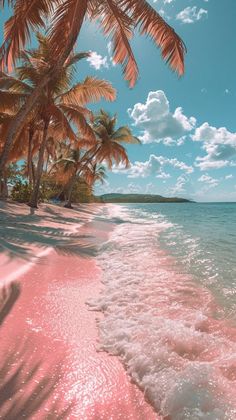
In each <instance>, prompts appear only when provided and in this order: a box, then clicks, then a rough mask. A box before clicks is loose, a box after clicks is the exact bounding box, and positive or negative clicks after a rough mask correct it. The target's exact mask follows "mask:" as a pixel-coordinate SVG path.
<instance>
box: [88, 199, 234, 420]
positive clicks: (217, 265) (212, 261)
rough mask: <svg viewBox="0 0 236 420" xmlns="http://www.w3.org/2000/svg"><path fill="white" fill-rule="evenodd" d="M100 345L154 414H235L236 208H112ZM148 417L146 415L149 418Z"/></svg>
mask: <svg viewBox="0 0 236 420" xmlns="http://www.w3.org/2000/svg"><path fill="white" fill-rule="evenodd" d="M104 212H105V213H104V216H105V217H106V219H108V218H109V219H110V221H111V222H112V223H113V227H114V228H113V230H112V233H111V234H110V238H109V240H108V242H106V243H105V244H104V245H103V246H102V247H101V249H100V252H99V255H98V257H97V263H98V265H99V266H100V267H101V268H102V270H103V283H104V287H103V290H102V292H101V295H100V298H99V299H98V300H97V301H96V302H92V303H91V302H90V305H91V306H92V307H93V309H94V310H98V311H102V312H103V313H104V318H103V320H102V321H100V323H99V329H100V337H101V348H102V349H103V350H106V351H107V352H109V353H111V354H114V355H117V356H119V357H120V359H121V360H122V362H123V364H124V365H125V367H126V369H127V371H128V373H129V375H130V376H131V378H132V380H133V381H134V382H135V383H136V384H138V385H139V387H140V388H141V389H142V390H143V392H144V393H145V396H146V398H147V399H148V401H149V402H150V403H151V404H152V405H153V407H154V409H155V411H156V413H157V415H159V416H161V417H162V418H168V419H171V420H182V419H186V420H197V419H204V420H205V419H206V420H208V419H212V420H217V419H219V420H224V419H226V420H233V419H235V418H236V328H235V321H236V299H235V294H236V258H235V257H236V203H232V204H231V203H210V204H200V203H183V204H174V203H168V204H166V203H163V204H128V205H110V206H107V207H106V208H105V210H104ZM145 420H146V419H145Z"/></svg>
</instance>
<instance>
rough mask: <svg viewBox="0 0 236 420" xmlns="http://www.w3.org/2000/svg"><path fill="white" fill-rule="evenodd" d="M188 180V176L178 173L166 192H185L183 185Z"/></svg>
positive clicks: (172, 193) (173, 193)
mask: <svg viewBox="0 0 236 420" xmlns="http://www.w3.org/2000/svg"><path fill="white" fill-rule="evenodd" d="M188 181H189V177H188V176H186V175H180V176H179V177H178V178H177V181H176V184H175V185H174V187H172V188H170V189H169V191H168V194H171V195H175V194H180V193H184V192H185V185H186V184H187V182H188Z"/></svg>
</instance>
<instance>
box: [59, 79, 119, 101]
mask: <svg viewBox="0 0 236 420" xmlns="http://www.w3.org/2000/svg"><path fill="white" fill-rule="evenodd" d="M102 98H103V99H105V100H107V101H114V100H115V98H116V90H115V89H114V88H113V87H112V85H111V84H110V83H109V82H107V81H106V80H100V79H97V78H96V77H86V79H85V80H84V81H83V82H81V83H77V84H76V85H75V86H73V87H72V88H71V89H70V90H69V91H68V92H66V93H64V94H63V95H61V99H62V101H63V102H64V103H65V104H67V103H75V104H77V105H79V106H83V105H86V104H87V103H90V102H98V101H100V100H101V99H102Z"/></svg>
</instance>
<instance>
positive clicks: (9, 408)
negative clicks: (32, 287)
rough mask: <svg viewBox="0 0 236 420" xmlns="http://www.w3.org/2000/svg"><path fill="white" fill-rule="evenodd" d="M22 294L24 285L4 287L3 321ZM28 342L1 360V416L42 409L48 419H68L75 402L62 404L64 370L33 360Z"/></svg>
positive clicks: (0, 297) (0, 294) (0, 295)
mask: <svg viewBox="0 0 236 420" xmlns="http://www.w3.org/2000/svg"><path fill="white" fill-rule="evenodd" d="M19 295H20V286H19V285H18V284H16V283H12V284H10V285H9V286H4V287H3V288H2V289H1V290H0V325H2V323H3V322H4V321H5V318H6V316H7V315H8V314H9V313H10V311H11V309H12V308H13V306H14V304H15V302H16V301H17V299H18V297H19ZM31 356H32V355H31V354H30V351H29V350H27V343H23V344H20V343H18V344H17V345H16V346H15V348H14V349H13V350H12V351H11V353H10V354H6V356H5V355H4V358H3V359H2V360H1V361H0V418H4V419H7V420H16V419H21V418H24V419H32V416H33V415H34V414H35V413H36V412H37V411H38V410H44V413H45V415H44V417H43V418H45V419H55V418H57V419H60V420H63V419H66V418H68V415H69V414H70V412H71V409H72V405H73V403H71V404H69V405H68V406H67V407H66V408H65V407H62V404H61V402H60V400H59V397H57V396H56V388H57V385H58V383H59V380H60V376H61V375H60V370H59V369H58V368H55V369H50V371H48V372H47V373H45V372H43V373H42V370H41V368H42V363H41V362H40V361H35V362H32V361H31Z"/></svg>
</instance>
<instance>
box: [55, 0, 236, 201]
mask: <svg viewBox="0 0 236 420" xmlns="http://www.w3.org/2000/svg"><path fill="white" fill-rule="evenodd" d="M149 3H150V4H151V5H152V6H153V7H154V8H155V9H156V10H157V11H158V12H159V13H160V14H161V15H162V16H163V17H164V18H165V19H166V20H167V21H168V23H169V24H170V25H171V26H173V27H174V29H175V30H176V32H177V33H178V34H179V35H180V36H181V37H182V39H183V40H184V42H185V44H186V46H187V50H188V52H187V56H186V71H185V75H184V76H183V77H182V78H179V77H178V76H177V75H176V74H174V73H173V72H172V71H171V70H170V69H169V68H168V66H167V65H166V64H165V63H164V62H163V61H162V59H161V57H160V52H159V50H158V49H157V48H156V47H155V46H154V44H153V43H152V41H151V40H150V39H147V38H146V37H140V36H139V35H138V34H137V36H135V38H134V40H133V41H132V48H133V51H134V54H135V57H136V59H137V62H138V65H139V72H140V75H139V80H138V82H137V84H136V86H135V87H134V88H133V89H130V88H129V87H128V85H127V83H126V82H125V81H124V79H123V75H122V69H121V67H120V66H115V65H114V63H113V62H112V58H111V48H110V43H109V41H108V40H106V39H105V38H104V37H103V35H102V34H101V33H100V32H99V29H98V27H96V26H95V25H92V24H89V23H86V24H85V25H84V27H83V30H82V33H81V35H80V37H79V40H78V43H77V49H78V50H79V51H91V57H90V59H89V60H88V61H87V62H84V63H82V64H80V65H79V67H78V76H77V77H78V80H81V78H82V79H83V78H84V77H85V76H86V75H96V76H97V77H99V78H102V79H106V80H109V81H110V82H112V84H113V85H114V87H116V89H117V99H116V101H115V102H113V103H105V102H102V103H101V104H98V105H96V106H92V109H93V110H97V109H99V108H100V107H103V108H104V109H105V110H107V111H109V112H110V113H111V114H114V113H117V115H118V126H122V125H128V126H129V127H130V128H131V129H132V131H133V133H134V135H136V136H138V137H139V138H140V139H141V141H142V145H131V146H128V147H127V150H128V154H129V158H130V162H131V164H130V167H129V168H128V169H124V168H122V167H121V166H119V167H114V168H113V171H112V172H108V177H107V180H106V182H105V184H104V185H102V186H99V185H97V186H96V189H95V192H96V193H97V194H104V193H108V192H119V193H150V194H161V195H164V196H179V197H185V198H189V199H193V200H195V201H200V202H202V201H236V118H235V113H236V106H235V105H236V54H235V51H234V44H235V41H234V40H235V38H236V29H235V17H236V1H235V0H224V2H222V0H149ZM62 41H63V36H62ZM232 47H233V48H232Z"/></svg>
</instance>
